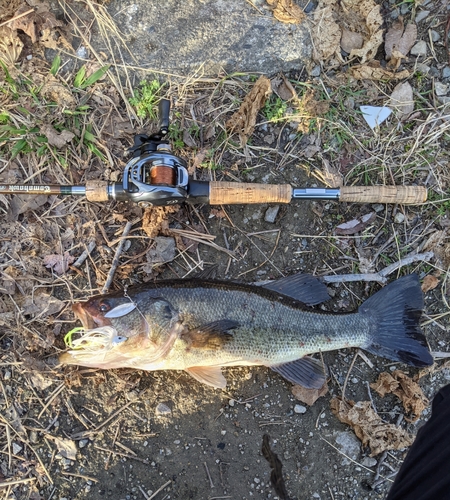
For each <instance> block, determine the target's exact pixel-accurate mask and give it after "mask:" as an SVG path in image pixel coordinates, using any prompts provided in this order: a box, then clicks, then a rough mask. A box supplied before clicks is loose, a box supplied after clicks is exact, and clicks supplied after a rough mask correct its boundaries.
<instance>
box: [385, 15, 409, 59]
mask: <svg viewBox="0 0 450 500" xmlns="http://www.w3.org/2000/svg"><path fill="white" fill-rule="evenodd" d="M416 40H417V26H416V25H415V24H411V23H408V24H407V25H406V28H405V27H404V24H403V18H401V17H399V18H398V20H397V21H396V22H395V23H394V24H393V25H392V26H391V28H390V29H389V30H388V32H387V33H386V40H385V42H384V51H385V52H386V60H387V61H389V60H390V59H391V58H393V57H394V58H398V54H397V57H396V55H395V54H394V53H393V52H394V50H396V51H397V52H398V53H399V54H402V57H403V58H405V57H406V56H407V55H408V52H409V51H410V50H411V48H412V46H413V45H414V44H415V43H416Z"/></svg>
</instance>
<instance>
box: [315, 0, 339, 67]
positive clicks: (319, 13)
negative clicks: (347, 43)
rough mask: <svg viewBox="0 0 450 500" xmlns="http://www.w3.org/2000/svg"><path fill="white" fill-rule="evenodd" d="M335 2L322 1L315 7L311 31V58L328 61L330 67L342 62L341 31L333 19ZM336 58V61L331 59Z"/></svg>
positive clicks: (332, 0)
mask: <svg viewBox="0 0 450 500" xmlns="http://www.w3.org/2000/svg"><path fill="white" fill-rule="evenodd" d="M335 4H336V1H334V0H331V1H330V0H328V1H327V0H322V1H321V2H319V4H318V5H317V7H316V9H315V11H314V16H313V23H314V26H313V28H312V30H311V35H312V39H313V57H314V59H315V60H316V61H328V60H330V59H331V61H330V65H331V66H336V65H338V64H339V63H340V62H343V59H342V57H341V53H340V43H341V36H342V31H341V28H340V27H339V24H338V23H337V22H336V20H335V19H334V17H335V15H334V9H333V7H334V6H335ZM333 57H336V58H337V61H336V60H333V59H332V58H333Z"/></svg>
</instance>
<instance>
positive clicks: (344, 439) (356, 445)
mask: <svg viewBox="0 0 450 500" xmlns="http://www.w3.org/2000/svg"><path fill="white" fill-rule="evenodd" d="M336 444H337V445H338V448H339V449H340V451H342V453H343V454H344V455H347V457H349V458H351V459H352V460H357V459H358V456H359V452H360V449H361V446H360V444H361V443H360V441H359V439H358V438H357V437H356V436H355V435H354V434H353V433H352V432H345V431H343V432H338V433H337V435H336ZM350 463H351V462H350V460H349V459H348V458H344V459H343V460H342V465H349V464H350Z"/></svg>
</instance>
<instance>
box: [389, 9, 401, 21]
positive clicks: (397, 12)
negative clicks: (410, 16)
mask: <svg viewBox="0 0 450 500" xmlns="http://www.w3.org/2000/svg"><path fill="white" fill-rule="evenodd" d="M399 15H400V12H399V11H398V9H392V12H391V19H397V18H398V16H399Z"/></svg>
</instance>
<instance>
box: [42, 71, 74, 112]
mask: <svg viewBox="0 0 450 500" xmlns="http://www.w3.org/2000/svg"><path fill="white" fill-rule="evenodd" d="M41 95H42V96H43V97H45V98H46V99H50V100H52V101H54V102H56V103H57V104H58V105H59V106H61V107H64V108H73V107H75V106H76V100H75V98H74V96H73V94H72V93H71V92H70V90H69V89H67V88H66V87H65V86H64V85H63V84H62V83H61V82H59V81H58V80H57V79H56V78H55V77H54V76H53V75H51V74H49V75H48V77H47V78H46V81H45V83H44V85H43V87H42V90H41Z"/></svg>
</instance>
